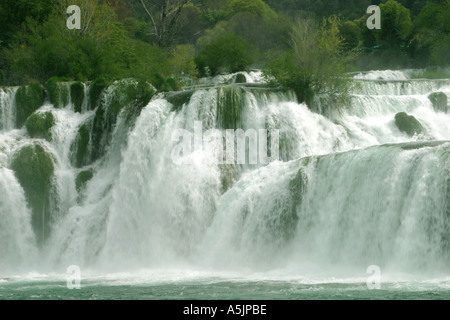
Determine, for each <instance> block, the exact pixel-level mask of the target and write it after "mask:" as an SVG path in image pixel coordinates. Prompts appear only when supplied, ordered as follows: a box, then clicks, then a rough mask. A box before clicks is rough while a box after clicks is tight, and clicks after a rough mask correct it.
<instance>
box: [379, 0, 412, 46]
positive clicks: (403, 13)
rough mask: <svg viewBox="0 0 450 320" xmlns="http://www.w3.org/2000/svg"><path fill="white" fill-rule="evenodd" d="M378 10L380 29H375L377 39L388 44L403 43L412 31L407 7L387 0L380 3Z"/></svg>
mask: <svg viewBox="0 0 450 320" xmlns="http://www.w3.org/2000/svg"><path fill="white" fill-rule="evenodd" d="M380 10H381V30H377V31H378V40H379V41H381V42H384V43H387V44H388V45H389V46H396V45H404V44H405V42H406V40H407V39H408V37H409V35H410V34H411V31H412V21H411V16H410V11H409V9H407V8H405V7H404V6H402V5H401V4H400V3H398V2H396V1H394V0H389V1H387V2H386V3H382V4H380Z"/></svg>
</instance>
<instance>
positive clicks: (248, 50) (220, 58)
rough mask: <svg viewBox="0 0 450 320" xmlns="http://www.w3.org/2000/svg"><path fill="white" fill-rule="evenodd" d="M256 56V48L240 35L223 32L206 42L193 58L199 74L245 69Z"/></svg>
mask: <svg viewBox="0 0 450 320" xmlns="http://www.w3.org/2000/svg"><path fill="white" fill-rule="evenodd" d="M255 58H256V50H255V49H254V48H253V47H252V46H251V45H250V44H249V43H248V42H247V41H246V40H245V39H244V38H242V37H239V36H237V35H235V34H234V33H224V34H221V35H219V36H218V37H217V38H216V39H214V40H212V41H211V42H210V43H209V44H207V45H206V46H205V47H204V48H203V49H202V50H201V51H200V53H199V54H198V55H197V57H196V58H195V63H196V64H197V68H198V70H199V71H200V73H201V74H203V75H205V74H206V73H207V72H206V70H207V68H208V69H209V71H210V72H211V74H212V75H216V74H218V73H221V72H238V71H243V70H246V69H247V68H248V67H249V66H250V65H251V64H252V63H253V62H254V61H255Z"/></svg>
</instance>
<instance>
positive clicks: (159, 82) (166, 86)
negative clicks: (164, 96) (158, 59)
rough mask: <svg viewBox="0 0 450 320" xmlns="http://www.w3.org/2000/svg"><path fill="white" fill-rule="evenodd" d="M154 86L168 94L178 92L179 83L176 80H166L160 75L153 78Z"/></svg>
mask: <svg viewBox="0 0 450 320" xmlns="http://www.w3.org/2000/svg"><path fill="white" fill-rule="evenodd" d="M153 85H154V86H155V88H156V89H157V90H158V91H161V92H168V91H178V90H179V87H178V83H177V81H176V80H175V79H174V78H164V77H163V76H162V75H160V74H159V73H157V74H155V75H154V76H153Z"/></svg>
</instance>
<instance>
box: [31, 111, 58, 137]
mask: <svg viewBox="0 0 450 320" xmlns="http://www.w3.org/2000/svg"><path fill="white" fill-rule="evenodd" d="M54 124H55V117H54V116H53V113H51V112H37V113H33V114H32V115H31V116H30V117H28V119H27V121H26V122H25V127H26V128H27V131H28V134H29V135H30V137H32V138H37V139H45V140H47V141H51V140H52V132H51V129H52V127H53V125H54Z"/></svg>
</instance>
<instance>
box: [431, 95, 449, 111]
mask: <svg viewBox="0 0 450 320" xmlns="http://www.w3.org/2000/svg"><path fill="white" fill-rule="evenodd" d="M428 99H430V101H431V103H432V104H433V108H434V110H435V111H442V112H448V110H449V107H448V104H447V95H446V94H445V93H443V92H433V93H432V94H430V95H429V96H428Z"/></svg>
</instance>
